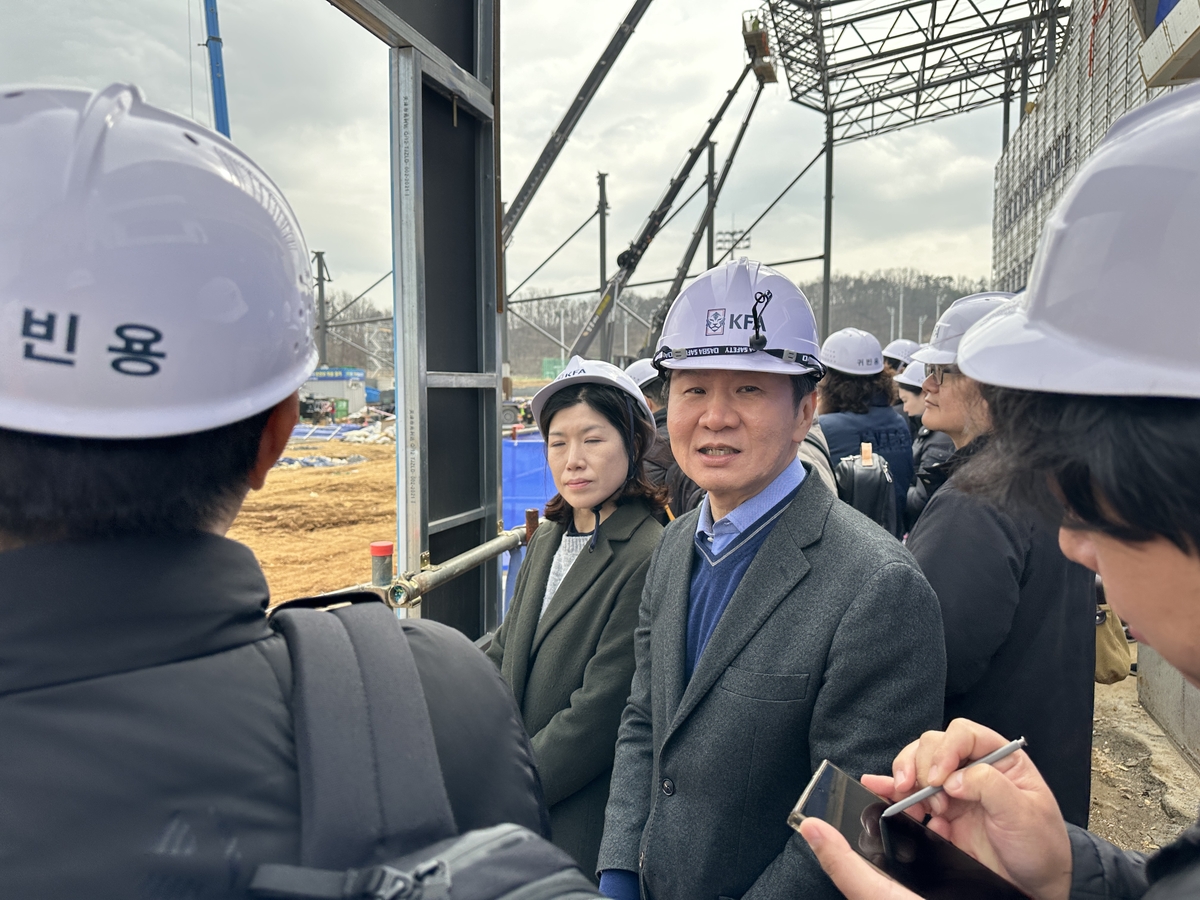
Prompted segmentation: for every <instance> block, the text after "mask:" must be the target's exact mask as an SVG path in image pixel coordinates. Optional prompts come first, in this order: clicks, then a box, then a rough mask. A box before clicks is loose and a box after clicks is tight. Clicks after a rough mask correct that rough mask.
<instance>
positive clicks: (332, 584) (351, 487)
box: [229, 441, 396, 602]
mask: <svg viewBox="0 0 1200 900" xmlns="http://www.w3.org/2000/svg"><path fill="white" fill-rule="evenodd" d="M355 455H358V456H364V457H366V458H367V461H366V462H361V463H355V464H352V465H346V466H337V467H331V468H298V469H289V468H277V469H274V470H272V472H271V474H270V476H269V477H268V478H267V485H266V487H264V488H263V489H262V490H261V491H258V492H256V493H252V494H251V495H250V496H249V497H248V498H247V499H246V504H245V506H243V507H242V512H241V515H239V516H238V518H237V521H236V522H235V523H234V526H233V528H232V529H230V531H229V537H230V538H232V539H233V540H235V541H241V542H242V543H243V544H246V545H247V546H248V547H250V549H252V550H253V551H254V552H255V554H256V555H257V556H258V559H259V561H260V562H261V563H262V567H263V571H264V572H265V573H266V576H267V583H268V584H269V585H270V587H271V599H272V601H273V602H278V601H281V600H287V599H290V598H292V597H304V596H308V595H310V594H319V593H323V592H325V591H332V590H336V589H338V588H344V587H350V586H351V585H354V584H361V583H364V582H367V581H370V580H371V555H370V551H369V549H368V545H369V544H370V543H371V542H372V541H394V540H395V539H396V462H395V459H396V449H395V446H394V445H391V444H380V445H372V444H350V443H340V442H337V441H328V442H326V441H318V442H302V443H292V444H289V445H288V449H287V451H286V452H285V453H284V456H287V457H293V458H299V457H303V456H328V457H330V458H337V459H346V458H349V457H351V456H355Z"/></svg>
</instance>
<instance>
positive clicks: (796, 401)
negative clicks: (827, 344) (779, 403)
mask: <svg viewBox="0 0 1200 900" xmlns="http://www.w3.org/2000/svg"><path fill="white" fill-rule="evenodd" d="M788 378H790V379H791V380H792V410H793V411H794V412H795V411H799V409H800V404H801V403H803V402H804V398H805V397H807V396H808V395H809V394H811V393H812V392H813V391H815V390H816V389H817V384H818V382H819V381H820V379H819V378H818V377H817V376H816V375H789V376H788ZM661 380H662V395H663V399H664V400H666V398H667V397H669V396H670V394H671V370H670V369H666V370H664V371H663V374H662V379H661Z"/></svg>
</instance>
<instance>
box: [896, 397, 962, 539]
mask: <svg viewBox="0 0 1200 900" xmlns="http://www.w3.org/2000/svg"><path fill="white" fill-rule="evenodd" d="M913 421H914V420H913V419H912V417H909V422H910V423H911V422H913ZM915 421H917V422H918V423H919V422H920V420H919V419H917V420H915ZM953 452H954V441H952V440H950V435H948V434H946V433H945V432H942V431H930V430H929V429H928V428H926V427H925V426H924V425H920V427H919V428H918V429H917V431H916V432H915V433H914V434H913V445H912V457H913V477H912V482H911V483H910V484H909V486H908V502H907V504H906V508H905V523H906V525H907V527H906V529H905V530H906V531H912V527H913V526H914V525H916V524H917V516H919V515H921V511H922V510H924V509H925V506H926V504H928V503H929V496H930V490H929V487H928V485H927V484H926V483H925V481H924V480H922V477H921V476H922V474H924V475H925V476H926V478H928V476H929V472H930V470H931V469H932V468H933V467H934V466H936V465H938V464H939V463H944V462H945V461H946V460H947V459H949V458H950V454H951V453H953ZM930 480H931V481H936V483H937V484H939V485H940V484H941V483H942V482H943V481H944V480H945V479H944V478H940V477H939V478H936V479H930Z"/></svg>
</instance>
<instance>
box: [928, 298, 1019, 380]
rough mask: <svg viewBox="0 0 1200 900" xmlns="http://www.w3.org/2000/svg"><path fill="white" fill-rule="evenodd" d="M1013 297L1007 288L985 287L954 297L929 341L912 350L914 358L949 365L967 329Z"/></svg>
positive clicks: (934, 363) (956, 353) (929, 363)
mask: <svg viewBox="0 0 1200 900" xmlns="http://www.w3.org/2000/svg"><path fill="white" fill-rule="evenodd" d="M1012 298H1013V295H1012V294H1007V293H1005V292H1004V291H986V292H984V293H982V294H971V295H970V296H969V297H960V298H959V299H957V300H955V301H954V302H953V303H951V304H950V307H949V308H948V309H947V310H946V311H945V312H944V313H942V316H941V318H940V319H938V320H937V324H936V325H934V326H933V334H931V335H930V336H929V343H928V344H927V345H926V346H924V347H922V348H921V349H920V350H918V351H917V352H916V353H914V354H913V361H914V362H923V363H925V364H927V365H931V366H948V365H950V364H951V363H952V362H954V361H955V359H957V357H958V342H959V341H961V340H962V336H963V335H964V334H966V333H967V329H968V328H970V327H971V326H972V325H974V324H975V323H976V322H978V321H979V320H980V319H982V318H983V317H984V316H986V315H987V314H988V313H990V312H993V311H994V310H996V309H998V308H999V307H1001V306H1003V305H1004V304H1005V303H1008V302H1009V301H1010V300H1012Z"/></svg>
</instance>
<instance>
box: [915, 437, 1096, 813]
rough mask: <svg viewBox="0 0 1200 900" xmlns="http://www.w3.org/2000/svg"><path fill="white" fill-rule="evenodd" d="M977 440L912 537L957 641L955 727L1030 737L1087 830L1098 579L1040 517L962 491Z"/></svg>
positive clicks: (951, 691)
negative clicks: (963, 471)
mask: <svg viewBox="0 0 1200 900" xmlns="http://www.w3.org/2000/svg"><path fill="white" fill-rule="evenodd" d="M982 443H983V439H977V440H976V441H974V442H972V443H971V444H969V445H968V446H966V447H964V448H963V449H961V450H958V451H956V452H955V453H954V454H953V455H952V456H951V457H950V459H949V460H948V461H947V462H945V463H942V464H941V465H940V466H935V467H934V473H935V475H937V476H938V477H941V478H945V477H947V476H949V481H947V482H946V483H945V484H943V485H942V486H941V487H938V488H937V489H936V491H935V492H934V493H933V496H932V499H930V501H929V505H928V506H927V507H926V508H925V511H924V512H923V513H921V518H920V519H919V520H918V521H917V524H916V527H914V528H913V530H912V532H911V533H910V534H909V537H908V549H909V550H910V551H911V552H912V555H913V556H914V557H916V560H917V562H918V563H919V564H920V566H921V570H922V571H923V572H924V573H925V577H926V578H928V579H929V583H930V584H931V585H933V589H934V591H935V592H936V593H937V596H938V602H939V604H940V605H941V608H942V623H943V627H944V629H945V636H946V722H947V723H948V722H950V720H951V719H954V718H957V717H960V716H961V717H963V718H967V719H973V720H974V721H976V722H980V723H982V724H984V725H986V726H988V727H989V728H992V729H994V730H996V731H998V732H1000V733H1001V734H1004V735H1007V736H1008V737H1009V738H1016V737H1019V736H1021V735H1024V736H1025V737H1026V738H1027V739H1028V741H1029V755H1030V756H1031V757H1032V759H1033V761H1034V762H1035V763H1036V764H1037V767H1038V769H1039V770H1041V772H1042V775H1043V776H1044V777H1045V779H1046V782H1047V783H1048V784H1049V785H1050V789H1051V790H1052V791H1054V796H1055V797H1056V798H1057V799H1058V804H1059V807H1060V808H1061V809H1062V813H1063V817H1064V818H1065V819H1066V820H1067V821H1068V822H1072V823H1074V824H1076V825H1083V826H1086V825H1087V817H1088V805H1089V799H1090V795H1091V753H1092V694H1093V687H1094V684H1093V678H1094V675H1095V654H1096V626H1095V619H1096V595H1095V576H1094V575H1093V574H1092V573H1091V572H1089V571H1088V570H1087V569H1085V568H1083V567H1082V566H1080V565H1077V564H1075V563H1073V562H1069V561H1068V560H1067V558H1066V557H1064V556H1063V555H1062V551H1061V550H1059V548H1058V536H1057V533H1056V531H1055V530H1054V529H1051V528H1050V527H1048V526H1047V525H1046V523H1044V522H1043V521H1042V520H1041V519H1040V518H1038V517H1037V516H1036V515H1034V514H1033V513H1031V512H1027V511H1024V510H1015V509H1000V508H998V507H996V506H995V505H993V504H991V503H989V502H988V501H986V500H984V499H982V498H980V497H979V496H977V495H974V494H969V493H966V492H965V491H963V490H961V489H960V488H959V487H958V486H957V484H956V482H955V479H954V477H953V474H954V472H955V470H956V469H957V468H958V467H959V466H960V465H961V464H962V463H963V462H964V461H965V460H966V459H967V458H968V457H969V456H970V455H972V454H973V453H974V452H975V451H976V450H978V449H979V448H980V446H981V445H982Z"/></svg>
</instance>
